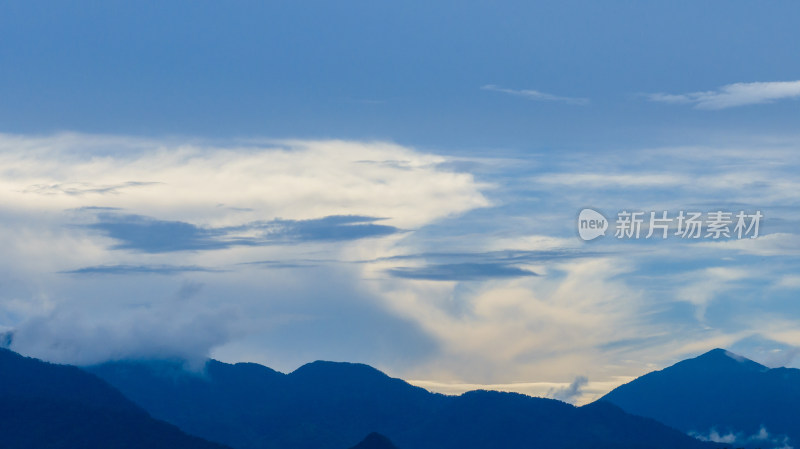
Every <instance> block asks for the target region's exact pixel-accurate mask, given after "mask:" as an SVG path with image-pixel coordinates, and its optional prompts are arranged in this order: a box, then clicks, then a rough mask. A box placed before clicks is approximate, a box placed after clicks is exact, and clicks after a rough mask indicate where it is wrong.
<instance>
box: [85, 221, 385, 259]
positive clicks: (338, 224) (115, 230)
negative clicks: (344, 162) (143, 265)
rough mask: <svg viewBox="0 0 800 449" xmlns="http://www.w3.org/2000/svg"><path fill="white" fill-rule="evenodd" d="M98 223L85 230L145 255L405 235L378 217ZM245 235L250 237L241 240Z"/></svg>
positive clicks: (119, 247)
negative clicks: (216, 224) (227, 223)
mask: <svg viewBox="0 0 800 449" xmlns="http://www.w3.org/2000/svg"><path fill="white" fill-rule="evenodd" d="M96 218H97V222H96V223H92V224H89V225H85V227H86V228H88V229H92V230H96V231H99V232H101V233H103V234H105V235H106V236H108V237H110V238H112V239H114V240H116V241H117V242H118V243H117V244H116V245H114V246H113V248H114V249H131V250H135V251H141V252H146V253H167V252H174V251H200V250H214V249H224V248H230V247H232V246H263V245H271V244H296V243H303V242H322V241H333V242H335V241H347V240H357V239H362V238H369V237H380V236H385V235H390V234H394V233H396V232H400V230H399V229H398V228H395V227H393V226H387V225H381V224H376V223H375V222H377V221H379V220H381V219H380V218H376V217H366V216H360V215H331V216H328V217H322V218H317V219H311V220H281V219H276V220H271V221H257V222H252V223H248V224H245V225H242V226H233V227H220V228H206V227H201V226H197V225H194V224H192V223H187V222H183V221H168V220H158V219H155V218H151V217H146V216H143V215H132V214H121V213H114V212H101V213H98V214H97V215H96ZM244 233H246V234H247V235H248V237H240V235H242V234H244Z"/></svg>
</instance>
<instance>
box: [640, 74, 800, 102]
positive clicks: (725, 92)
mask: <svg viewBox="0 0 800 449" xmlns="http://www.w3.org/2000/svg"><path fill="white" fill-rule="evenodd" d="M797 97H800V80H798V81H772V82H756V83H735V84H728V85H726V86H722V87H720V88H719V89H718V90H712V91H705V92H691V93H687V94H664V93H657V94H650V95H648V98H649V99H650V100H651V101H656V102H660V103H675V104H693V105H694V107H695V108H696V109H727V108H733V107H737V106H745V105H751V104H759V103H771V102H774V101H778V100H783V99H790V98H797Z"/></svg>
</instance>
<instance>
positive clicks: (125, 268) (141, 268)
mask: <svg viewBox="0 0 800 449" xmlns="http://www.w3.org/2000/svg"><path fill="white" fill-rule="evenodd" d="M217 271H220V270H216V269H212V268H204V267H198V266H194V265H97V266H93V267H83V268H78V269H76V270H69V271H62V273H65V274H166V275H171V274H179V273H186V272H206V273H209V272H217Z"/></svg>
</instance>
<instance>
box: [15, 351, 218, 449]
mask: <svg viewBox="0 0 800 449" xmlns="http://www.w3.org/2000/svg"><path fill="white" fill-rule="evenodd" d="M0 447H2V448H3V449H16V448H20V449H22V448H26V449H51V448H52V449H55V448H64V449H73V448H81V449H94V448H97V449H100V448H104V449H105V448H120V449H139V448H141V449H145V448H148V449H161V448H163V449H168V448H185V449H224V447H223V446H221V445H218V444H214V443H210V442H208V441H205V440H202V439H200V438H196V437H192V436H189V435H186V434H185V433H184V432H182V431H181V430H179V429H178V428H176V427H175V426H173V425H171V424H167V423H165V422H161V421H157V420H155V419H153V418H151V417H150V416H149V415H148V414H147V413H146V412H145V411H144V410H142V409H141V408H140V407H138V406H136V405H135V404H133V403H132V402H131V401H129V400H128V399H126V398H125V397H124V396H123V395H122V394H121V393H120V392H119V391H117V390H115V389H114V388H113V387H111V386H110V385H108V384H107V383H106V382H104V381H102V380H100V379H98V378H97V377H95V376H93V375H91V374H88V373H86V372H84V371H82V370H80V369H78V368H76V367H73V366H64V365H53V364H49V363H44V362H41V361H39V360H36V359H31V358H26V357H22V356H20V355H19V354H16V353H14V352H11V351H9V350H7V349H2V348H0Z"/></svg>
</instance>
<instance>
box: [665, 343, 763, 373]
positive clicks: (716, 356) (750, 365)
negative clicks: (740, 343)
mask: <svg viewBox="0 0 800 449" xmlns="http://www.w3.org/2000/svg"><path fill="white" fill-rule="evenodd" d="M682 364H686V365H692V366H697V365H702V366H703V367H705V368H706V369H709V368H711V369H714V368H718V369H726V370H730V369H734V370H741V369H746V370H749V371H768V370H769V368H767V367H766V366H764V365H762V364H760V363H757V362H754V361H752V360H750V359H748V358H747V357H743V356H741V355H739V354H735V353H733V352H730V351H728V350H726V349H722V348H716V349H712V350H711V351H708V352H706V353H705V354H703V355H700V356H698V357H695V358H693V359H689V360H684V361H683V362H680V363H678V364H677V365H676V366H678V365H682Z"/></svg>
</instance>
